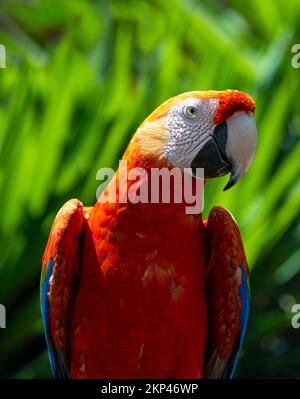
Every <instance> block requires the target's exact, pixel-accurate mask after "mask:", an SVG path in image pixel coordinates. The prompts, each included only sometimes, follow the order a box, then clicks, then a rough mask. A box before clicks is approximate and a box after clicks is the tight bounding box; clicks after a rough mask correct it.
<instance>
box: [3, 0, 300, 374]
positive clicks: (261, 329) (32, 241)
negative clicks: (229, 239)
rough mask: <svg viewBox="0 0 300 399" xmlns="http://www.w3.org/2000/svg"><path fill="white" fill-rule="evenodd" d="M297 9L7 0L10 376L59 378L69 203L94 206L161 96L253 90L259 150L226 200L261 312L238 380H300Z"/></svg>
mask: <svg viewBox="0 0 300 399" xmlns="http://www.w3.org/2000/svg"><path fill="white" fill-rule="evenodd" d="M299 20H300V2H299V1H298V0H285V1H284V2H283V1H280V0H277V1H275V0H264V1H260V0H256V1H255V0H252V1H243V2H242V1H238V0H227V1H225V0H223V1H221V0H219V1H217V0H214V1H212V0H210V1H209V0H207V1H205V0H203V1H200V0H198V1H197V0H194V1H193V0H148V1H146V0H127V1H124V0H119V1H118V0H116V1H105V0H102V1H100V0H99V1H77V0H73V1H63V0H60V1H58V0H51V1H50V0H43V1H38V0H28V1H17V0H7V1H6V0H2V1H1V9H0V43H1V44H3V45H5V46H6V69H0V209H1V218H0V254H1V256H0V303H1V304H4V305H5V306H6V308H7V328H6V329H0V376H1V377H16V378H40V377H50V370H49V365H48V359H47V355H46V352H45V342H44V336H43V331H42V322H41V316H40V310H39V278H40V267H41V257H42V254H43V250H44V248H45V245H46V241H47V236H48V233H49V230H50V227H51V224H52V221H53V219H54V217H55V214H56V213H57V211H58V209H59V208H60V207H61V206H62V205H63V204H64V202H66V201H67V200H68V199H70V198H73V197H76V198H79V199H81V201H83V202H84V203H85V204H86V205H88V204H90V205H91V204H93V203H94V202H95V192H96V188H97V186H98V184H99V182H97V181H96V178H95V177H96V171H97V170H98V169H99V168H100V167H102V166H113V167H114V166H115V165H116V164H117V160H118V159H119V158H120V156H121V155H122V153H123V151H124V148H125V147H126V144H127V143H128V141H129V139H130V137H131V135H132V133H133V132H134V131H135V129H136V128H137V126H138V125H139V124H140V122H141V121H142V120H143V119H144V118H145V117H146V116H147V115H148V114H149V113H150V112H151V111H152V110H153V109H154V108H155V107H157V106H158V105H159V104H160V103H161V102H162V101H164V100H165V99H167V98H168V97H170V96H173V95H176V94H178V93H180V92H184V91H188V90H207V89H216V90H222V89H227V88H232V89H239V90H243V91H246V92H249V93H250V94H251V95H252V96H254V98H255V100H256V103H257V112H256V121H257V124H258V129H259V147H258V152H257V156H256V159H255V162H254V164H253V167H252V168H251V170H250V172H249V173H248V175H247V176H246V177H245V178H244V179H243V180H242V181H241V182H240V183H239V184H238V185H237V186H236V187H234V188H232V189H231V190H229V191H228V192H226V193H223V192H222V188H223V187H224V185H225V182H226V181H227V177H225V178H221V179H216V180H214V181H210V183H209V184H207V186H206V193H205V214H206V215H207V213H208V211H209V209H210V208H211V206H212V205H216V204H221V205H223V206H225V207H228V209H229V210H230V211H231V212H232V213H233V214H234V216H235V218H236V219H237V221H238V224H239V226H240V229H241V232H242V237H243V240H244V242H245V246H246V253H247V257H248V261H249V265H250V267H251V273H252V274H251V286H252V311H251V319H250V322H249V328H248V330H247V334H246V341H245V345H244V348H243V352H242V358H241V360H240V363H239V366H238V369H237V372H236V375H235V376H236V377H239V378H250V377H253V378H264V377H272V378H279V377H291V378H293V377H298V378H299V377H300V331H298V330H295V329H293V328H292V327H291V318H292V316H293V314H292V313H291V307H292V305H293V304H294V303H300V288H299V287H300V217H299V210H300V181H299V174H300V113H299V111H300V101H299V92H300V69H293V68H292V66H291V59H292V56H293V54H292V52H291V48H292V46H293V44H295V43H300V23H299Z"/></svg>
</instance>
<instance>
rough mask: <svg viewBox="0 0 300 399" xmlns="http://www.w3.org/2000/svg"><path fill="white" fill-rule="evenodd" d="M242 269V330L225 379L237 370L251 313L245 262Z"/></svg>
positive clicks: (227, 367)
mask: <svg viewBox="0 0 300 399" xmlns="http://www.w3.org/2000/svg"><path fill="white" fill-rule="evenodd" d="M240 269H241V272H242V282H241V285H240V288H239V295H240V299H241V304H242V308H241V313H240V331H239V334H238V337H237V341H236V345H235V347H234V350H233V352H232V355H231V357H230V358H229V361H228V364H227V366H226V369H225V371H224V376H223V378H224V379H226V378H232V377H233V374H234V372H235V369H236V366H237V363H238V360H239V357H240V352H241V347H242V343H243V340H244V336H245V332H246V327H247V323H248V318H249V313H250V292H249V286H248V277H247V275H246V273H245V271H244V267H243V264H242V265H241V266H240Z"/></svg>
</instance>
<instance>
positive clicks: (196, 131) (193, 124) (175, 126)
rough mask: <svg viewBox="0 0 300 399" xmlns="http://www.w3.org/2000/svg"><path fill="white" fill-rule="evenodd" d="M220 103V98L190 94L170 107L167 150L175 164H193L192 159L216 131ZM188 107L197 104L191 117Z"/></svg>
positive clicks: (181, 165) (181, 166) (178, 165)
mask: <svg viewBox="0 0 300 399" xmlns="http://www.w3.org/2000/svg"><path fill="white" fill-rule="evenodd" d="M217 106H218V100H217V99H214V98H212V99H202V100H201V99H197V98H190V99H186V100H184V101H182V102H181V103H179V104H177V105H176V106H175V107H174V108H172V109H171V110H170V111H169V113H168V114H167V116H166V124H167V127H168V131H169V139H168V142H167V145H166V146H165V149H164V153H165V156H166V157H167V159H168V161H169V162H170V163H171V164H172V165H173V166H176V167H179V168H182V169H183V168H188V167H190V165H191V162H192V160H193V159H194V158H195V156H196V155H197V153H198V152H199V151H200V149H201V148H202V147H203V146H204V145H205V144H206V142H207V141H208V140H209V138H210V136H211V135H212V133H213V129H214V126H215V125H214V123H213V118H214V115H215V113H216V110H217ZM187 107H194V108H196V114H195V115H193V116H192V117H188V115H187V114H186V111H185V110H186V109H187ZM188 109H189V108H188Z"/></svg>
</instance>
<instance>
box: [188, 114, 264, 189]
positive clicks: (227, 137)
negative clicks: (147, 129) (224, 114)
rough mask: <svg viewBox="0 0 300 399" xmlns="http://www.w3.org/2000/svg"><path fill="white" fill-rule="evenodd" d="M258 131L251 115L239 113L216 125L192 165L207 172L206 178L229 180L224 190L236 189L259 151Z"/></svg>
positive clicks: (205, 173)
mask: <svg viewBox="0 0 300 399" xmlns="http://www.w3.org/2000/svg"><path fill="white" fill-rule="evenodd" d="M256 145H257V129H256V124H255V121H254V118H253V113H252V112H244V111H243V112H236V113H235V114H233V115H232V116H231V117H230V118H228V119H227V120H226V121H224V122H222V123H220V124H218V125H216V127H215V129H214V132H213V134H212V135H211V137H210V138H209V140H208V141H207V142H206V144H205V145H204V146H203V147H202V148H201V150H200V151H199V152H198V154H197V155H196V157H195V158H194V159H193V161H192V163H191V167H192V170H194V169H195V168H203V169H204V178H207V179H209V178H212V177H218V176H224V175H226V174H227V173H230V178H229V181H228V183H227V184H226V186H225V187H224V189H223V191H225V190H228V189H229V188H230V187H232V186H234V185H235V184H236V183H237V182H238V181H239V179H240V178H241V177H242V176H243V175H244V174H245V173H246V172H247V170H248V169H249V168H250V165H251V163H252V160H253V158H254V155H255V152H256Z"/></svg>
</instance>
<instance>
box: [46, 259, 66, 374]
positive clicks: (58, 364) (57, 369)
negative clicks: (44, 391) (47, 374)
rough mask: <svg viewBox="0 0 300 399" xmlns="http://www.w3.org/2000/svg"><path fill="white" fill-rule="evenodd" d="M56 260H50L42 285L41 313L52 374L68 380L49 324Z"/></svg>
mask: <svg viewBox="0 0 300 399" xmlns="http://www.w3.org/2000/svg"><path fill="white" fill-rule="evenodd" d="M54 265H55V263H54V260H53V259H50V261H49V263H48V267H47V272H46V276H45V277H44V280H43V281H42V283H41V312H42V319H43V324H44V330H45V338H46V344H47V348H48V356H49V362H50V367H51V371H52V374H53V375H54V377H55V378H68V372H67V370H66V368H65V367H64V365H63V361H62V359H61V356H60V354H59V353H58V352H57V351H56V349H55V346H54V345H53V342H52V339H51V335H50V323H49V311H50V304H49V291H50V282H51V277H52V275H53V268H54Z"/></svg>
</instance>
